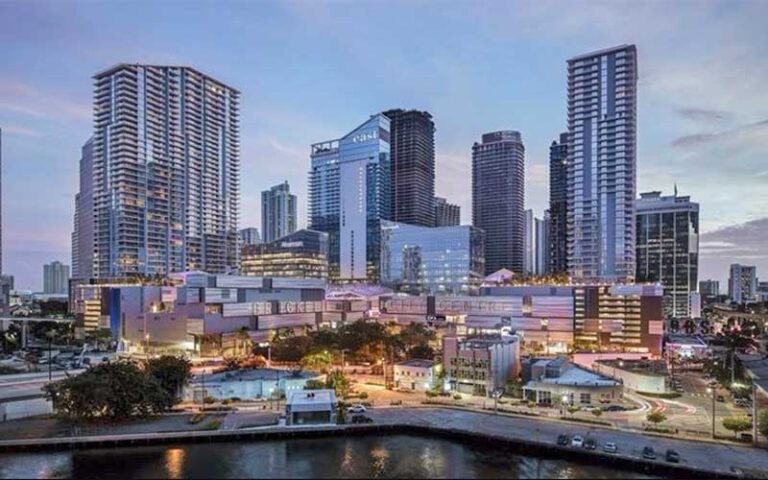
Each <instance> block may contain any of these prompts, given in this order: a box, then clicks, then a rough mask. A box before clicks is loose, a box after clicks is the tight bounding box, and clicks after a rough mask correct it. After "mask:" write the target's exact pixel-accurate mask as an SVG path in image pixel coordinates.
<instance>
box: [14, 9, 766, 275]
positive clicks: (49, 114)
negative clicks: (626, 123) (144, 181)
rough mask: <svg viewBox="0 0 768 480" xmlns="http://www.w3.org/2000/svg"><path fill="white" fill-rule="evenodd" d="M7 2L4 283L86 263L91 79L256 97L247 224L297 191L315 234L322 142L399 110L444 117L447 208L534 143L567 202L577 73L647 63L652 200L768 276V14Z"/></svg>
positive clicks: (724, 255) (465, 213) (246, 150)
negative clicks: (493, 156)
mask: <svg viewBox="0 0 768 480" xmlns="http://www.w3.org/2000/svg"><path fill="white" fill-rule="evenodd" d="M573 7H574V4H573V3H572V2H566V1H539V2H491V1H487V2H454V1H446V2H418V3H413V2H366V3H351V2H341V1H340V2H324V3H321V2H285V3H273V2H253V3H245V2H237V3H221V2H217V3H215V4H214V3H212V2H199V3H197V2H187V3H185V5H184V8H179V4H178V3H177V2H164V3H153V4H152V6H151V10H152V15H151V18H152V20H153V21H152V22H148V21H147V18H148V17H147V11H146V9H147V8H148V4H142V3H135V2H109V3H95V2H69V3H65V2H35V1H25V2H7V1H6V2H3V3H0V44H2V45H3V47H2V49H0V65H2V69H0V127H1V128H2V129H3V177H2V178H3V183H4V184H3V222H4V225H3V226H4V229H3V234H4V239H3V240H4V241H3V246H4V252H3V253H4V255H3V256H4V268H5V273H9V274H13V275H15V277H16V287H17V288H18V289H32V290H41V289H42V280H43V279H42V275H41V274H40V273H41V267H42V265H43V264H44V263H48V262H50V261H51V260H60V261H62V262H63V263H66V264H69V263H70V233H71V231H72V221H73V213H74V195H75V193H76V191H77V177H78V160H79V157H80V148H81V146H82V145H83V143H84V142H85V141H86V140H87V139H88V137H89V136H90V135H91V134H92V79H91V77H92V75H93V74H95V73H96V72H98V71H100V70H103V69H105V68H107V67H110V66H112V65H114V64H117V63H121V62H145V63H158V64H181V65H189V66H192V67H195V68H197V69H200V70H201V71H203V72H206V73H208V74H210V75H211V76H213V77H215V78H217V79H219V80H221V81H223V82H225V83H227V84H229V85H232V86H233V87H235V88H238V89H239V90H240V91H241V92H242V102H241V141H242V149H241V150H242V153H241V164H242V166H241V172H242V173H241V182H242V183H241V191H242V198H241V220H240V228H246V227H256V226H259V225H260V223H261V221H260V220H261V218H260V217H261V215H260V200H259V197H260V193H261V191H262V190H264V189H266V188H268V187H269V186H270V185H274V184H276V183H279V182H282V181H284V180H286V179H287V180H288V182H289V183H290V184H291V189H292V192H293V193H295V194H296V195H297V196H298V217H299V222H298V227H299V228H302V227H304V226H306V216H307V194H306V189H307V172H308V170H309V162H310V161H309V154H310V144H311V143H312V142H315V141H318V139H323V138H335V137H337V136H338V135H339V134H340V132H346V131H347V130H348V129H349V126H350V125H354V124H356V123H357V122H359V120H360V119H361V118H366V117H367V116H368V115H372V114H375V113H377V112H381V111H384V110H387V109H390V108H406V109H410V108H414V109H419V110H426V111H429V112H430V113H431V114H432V115H433V118H434V121H435V126H436V134H435V149H436V194H437V195H439V196H442V197H446V198H447V199H448V201H449V202H452V203H458V204H459V205H461V210H462V220H463V223H469V220H470V214H471V205H470V197H471V188H470V182H469V178H470V168H471V158H472V155H471V148H472V143H473V142H474V141H476V139H477V138H479V136H480V135H481V134H482V133H484V132H489V131H493V130H502V129H510V130H518V131H520V132H521V134H522V136H523V138H524V141H525V145H526V188H525V190H526V208H532V209H533V210H534V211H535V212H536V214H537V215H541V212H542V211H543V210H544V209H545V208H546V207H547V202H548V186H547V184H548V149H549V145H550V143H551V142H552V140H555V139H557V137H558V135H559V133H560V132H563V131H565V129H566V91H565V85H566V60H567V59H568V58H570V57H573V56H575V55H579V54H582V53H586V52H589V51H592V50H597V49H601V48H605V47H611V46H615V45H619V44H624V43H634V44H636V45H637V49H638V63H639V81H638V102H639V105H638V106H639V109H638V157H637V158H638V161H637V163H638V192H644V191H648V190H661V191H663V192H664V194H671V193H672V191H673V185H674V183H675V182H677V184H678V187H679V193H680V194H681V195H690V196H691V199H692V200H693V201H696V202H698V203H700V205H701V224H702V229H701V230H702V232H703V235H702V241H701V248H702V255H701V260H700V279H702V280H703V279H707V278H714V279H719V280H720V282H721V285H724V284H727V281H726V279H727V276H728V265H729V264H730V263H732V262H739V263H744V264H749V265H757V266H758V276H761V274H762V276H763V277H765V278H768V252H767V251H766V248H765V247H766V240H765V239H766V238H768V213H766V210H765V205H766V204H768V166H767V165H768V162H766V155H767V152H768V148H767V147H766V145H768V118H767V117H768V114H766V112H768V95H766V94H765V85H764V84H765V78H768V57H766V56H765V55H764V51H763V50H764V47H765V45H768V31H766V30H767V29H765V25H764V19H765V18H766V17H768V2H763V1H754V2H732V1H727V2H714V1H711V2H674V3H663V4H662V3H658V2H636V3H635V2H629V1H624V2H589V3H587V2H579V4H578V8H573Z"/></svg>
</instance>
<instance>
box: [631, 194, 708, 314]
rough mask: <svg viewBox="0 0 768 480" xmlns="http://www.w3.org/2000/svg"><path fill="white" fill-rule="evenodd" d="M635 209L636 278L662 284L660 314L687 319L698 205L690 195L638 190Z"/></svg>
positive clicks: (693, 274)
mask: <svg viewBox="0 0 768 480" xmlns="http://www.w3.org/2000/svg"><path fill="white" fill-rule="evenodd" d="M636 208H637V274H636V277H637V281H638V282H659V283H661V284H662V285H663V286H664V315H665V316H666V317H667V318H687V317H690V316H691V312H690V298H689V297H690V294H691V293H692V292H695V291H696V286H697V282H698V276H699V275H698V274H699V204H698V203H694V202H691V201H690V197H679V196H677V191H675V194H674V195H670V196H661V192H648V193H641V194H640V199H639V200H637V203H636Z"/></svg>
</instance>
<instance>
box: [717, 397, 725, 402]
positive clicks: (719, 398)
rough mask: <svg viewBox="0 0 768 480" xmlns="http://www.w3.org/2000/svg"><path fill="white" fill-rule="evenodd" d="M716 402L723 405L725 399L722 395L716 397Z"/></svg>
mask: <svg viewBox="0 0 768 480" xmlns="http://www.w3.org/2000/svg"><path fill="white" fill-rule="evenodd" d="M717 401H718V402H720V403H725V397H724V396H722V395H718V396H717Z"/></svg>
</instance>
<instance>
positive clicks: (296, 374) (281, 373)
mask: <svg viewBox="0 0 768 480" xmlns="http://www.w3.org/2000/svg"><path fill="white" fill-rule="evenodd" d="M315 377H317V373H315V372H311V371H306V370H302V371H298V370H278V369H275V368H256V369H241V370H229V371H225V372H217V373H211V374H208V375H205V378H203V376H202V375H195V376H194V377H193V378H192V383H202V382H203V381H204V382H205V383H211V382H255V381H262V380H267V381H275V380H277V379H288V380H308V379H310V378H315Z"/></svg>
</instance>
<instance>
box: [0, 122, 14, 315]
mask: <svg viewBox="0 0 768 480" xmlns="http://www.w3.org/2000/svg"><path fill="white" fill-rule="evenodd" d="M2 165H3V129H2V128H0V313H3V314H6V313H8V309H9V308H10V306H11V305H10V304H11V290H13V276H12V275H4V274H3V272H4V270H3V199H2V197H3V176H2Z"/></svg>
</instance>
